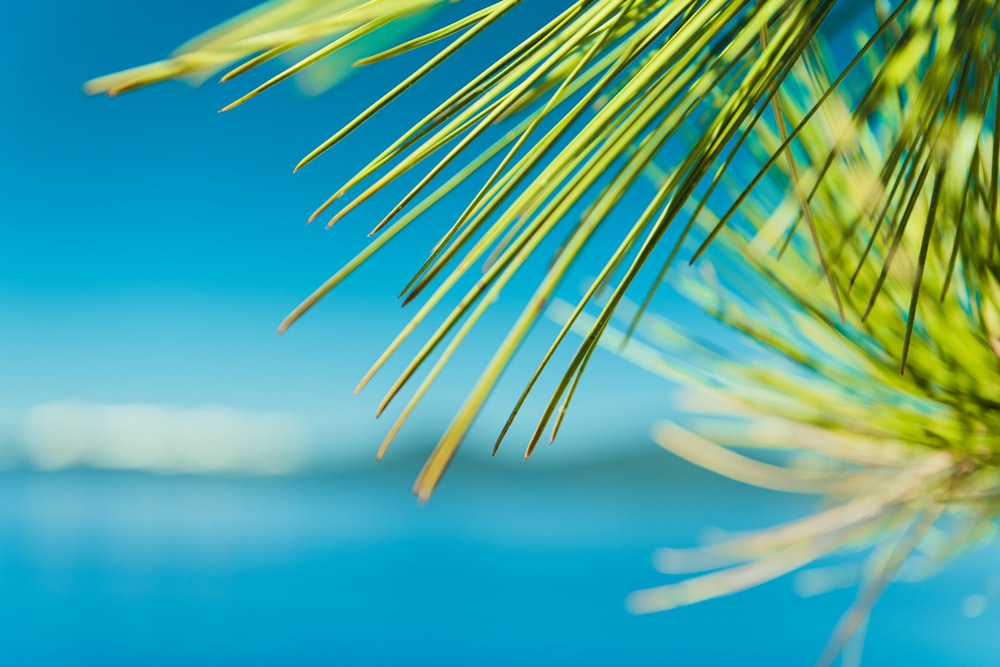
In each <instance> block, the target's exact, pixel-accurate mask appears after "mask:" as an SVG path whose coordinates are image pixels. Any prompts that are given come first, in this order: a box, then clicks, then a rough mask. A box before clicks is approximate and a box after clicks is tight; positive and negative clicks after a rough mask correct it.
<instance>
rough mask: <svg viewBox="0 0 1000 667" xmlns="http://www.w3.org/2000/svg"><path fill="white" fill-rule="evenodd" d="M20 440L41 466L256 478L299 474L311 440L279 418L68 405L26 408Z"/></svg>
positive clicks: (225, 411)
mask: <svg viewBox="0 0 1000 667" xmlns="http://www.w3.org/2000/svg"><path fill="white" fill-rule="evenodd" d="M21 436H22V441H23V444H24V447H25V455H26V458H27V459H28V460H29V461H31V462H33V463H34V464H35V465H37V466H39V467H40V468H44V469H58V468H65V467H70V466H77V465H84V466H93V467H99V468H117V469H125V470H154V471H163V472H193V473H199V472H204V473H210V472H250V473H259V474H281V473H287V472H292V471H294V470H298V469H300V468H301V467H302V466H303V465H305V463H306V462H307V458H308V454H309V451H308V449H309V445H310V442H311V440H312V438H311V434H310V432H309V430H308V429H307V428H306V427H305V425H304V424H303V423H302V421H301V420H300V419H299V418H298V417H295V416H294V415H289V414H284V413H255V412H247V411H241V410H236V409H233V408H225V407H203V408H193V409H182V408H173V407H165V406H158V405H101V404H95V403H82V402H69V401H65V402H55V403H45V404H42V405H38V406H35V407H33V408H31V409H29V410H28V411H27V412H26V414H25V415H24V419H23V421H22V424H21Z"/></svg>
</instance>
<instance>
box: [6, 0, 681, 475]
mask: <svg viewBox="0 0 1000 667" xmlns="http://www.w3.org/2000/svg"><path fill="white" fill-rule="evenodd" d="M529 5H530V6H529V8H527V9H524V10H523V16H525V17H527V15H528V14H539V13H546V12H548V11H551V9H552V7H554V6H555V5H554V4H552V3H537V4H531V3H529ZM246 6H247V3H240V2H223V1H220V2H208V3H197V4H196V5H190V6H185V9H184V11H180V12H179V11H176V9H175V4H174V3H166V2H162V3H155V2H154V3H143V5H142V7H141V8H139V7H137V6H136V5H134V3H128V2H119V1H113V0H108V1H103V0H102V1H101V2H94V3H86V4H81V3H73V2H57V3H47V4H45V5H39V4H35V3H18V4H16V5H14V6H9V7H8V8H7V9H5V10H4V13H6V14H7V15H8V16H9V17H10V18H12V19H13V24H14V25H17V27H18V28H17V30H15V31H13V36H12V39H13V43H12V45H11V53H13V54H15V55H14V58H13V65H14V66H12V67H9V68H6V69H5V70H4V72H3V73H2V74H0V76H2V77H3V78H4V81H3V85H4V89H5V90H6V91H8V92H7V93H5V96H6V98H7V99H6V100H5V103H4V104H3V105H2V106H0V154H2V155H3V158H2V160H0V207H2V208H0V211H2V213H0V215H2V217H3V219H4V221H5V222H4V224H3V226H2V228H0V235H2V237H0V307H2V309H3V312H5V313H6V314H7V317H6V318H5V320H6V326H4V327H3V329H2V331H0V350H2V351H0V374H2V375H3V377H4V378H5V381H4V382H3V383H0V408H2V409H3V410H4V411H5V413H6V417H4V420H5V423H6V430H7V431H8V432H10V431H16V430H17V429H18V428H19V426H18V424H19V423H20V422H21V420H22V419H23V415H24V413H25V411H26V410H29V409H31V408H32V407H33V406H38V405H40V404H47V403H51V402H54V401H55V402H70V403H73V404H80V403H83V404H96V405H101V406H104V405H132V404H141V405H156V406H162V407H164V408H168V409H171V410H175V409H201V408H204V407H206V406H223V407H226V408H231V409H233V410H237V411H242V412H246V413H256V412H259V411H265V412H269V411H270V412H274V411H277V412H281V413H285V414H288V415H291V416H294V417H295V418H296V419H298V420H300V422H301V424H302V425H303V427H304V428H306V429H308V430H309V431H310V433H313V434H314V435H315V440H316V445H317V447H319V450H318V451H319V453H320V454H321V455H322V456H324V457H332V458H339V457H342V456H346V458H350V459H354V458H357V459H358V460H368V456H369V455H370V453H371V450H372V448H373V444H374V443H375V442H377V440H378V439H379V438H380V436H381V434H382V433H383V432H384V430H385V429H387V428H388V426H389V423H384V424H381V423H376V422H375V421H374V419H373V414H374V410H375V406H376V405H377V403H378V400H379V398H380V397H381V392H382V391H384V390H385V389H386V388H387V387H388V386H389V384H390V383H391V379H392V372H393V371H398V370H399V369H401V368H402V365H401V364H397V365H396V366H393V367H390V368H389V369H388V371H389V372H386V373H384V377H380V379H379V380H378V381H376V382H374V383H373V384H372V386H371V388H370V389H368V390H367V391H366V392H364V393H363V394H362V395H361V396H360V397H354V396H353V395H352V390H353V388H354V385H355V383H356V382H357V380H358V379H359V378H360V377H361V376H362V375H363V373H364V371H365V370H366V369H367V367H368V364H369V363H371V362H372V361H374V359H375V358H376V357H377V355H378V353H379V352H380V351H381V349H382V348H383V346H384V345H385V344H386V343H388V342H389V341H390V340H391V338H392V336H394V335H395V333H396V332H397V331H398V329H399V328H400V327H401V326H402V324H403V323H404V322H405V321H406V319H407V318H408V313H407V311H403V310H401V309H400V308H399V307H398V305H397V304H396V302H395V295H396V293H397V292H398V290H399V288H400V287H401V286H402V285H403V284H404V283H405V281H406V279H407V278H408V277H409V275H410V272H411V271H412V270H413V269H415V268H416V266H418V262H419V261H420V260H421V259H422V258H423V256H424V254H425V253H426V252H427V249H428V248H429V245H430V243H431V242H432V240H433V239H435V238H436V234H438V233H440V230H441V227H442V225H444V224H446V223H448V222H449V220H448V215H455V214H456V211H454V210H453V208H454V206H455V205H453V208H452V209H447V208H444V209H442V212H441V214H439V215H436V216H433V217H430V218H429V219H428V220H427V221H426V223H424V225H423V227H421V228H420V229H417V231H416V232H415V233H412V234H410V235H409V236H408V237H403V238H402V243H398V244H395V247H393V248H390V249H389V250H387V251H386V254H385V255H384V256H383V257H382V258H381V261H376V262H375V263H374V264H373V265H372V266H370V267H368V268H366V269H365V270H363V271H361V272H360V273H359V274H358V275H357V276H355V277H354V278H353V279H352V280H350V281H349V282H348V283H347V284H345V285H344V286H343V287H342V288H341V289H339V290H338V291H337V292H336V293H335V294H334V295H333V296H332V297H330V298H328V299H327V301H325V302H324V303H323V304H322V305H321V306H320V307H319V308H317V309H316V311H315V312H313V313H310V314H309V315H308V316H307V317H306V318H305V319H304V320H303V321H301V322H300V323H299V324H298V325H297V326H296V327H294V328H293V330H292V331H291V332H290V333H289V334H288V335H286V336H284V337H281V338H279V337H277V336H276V335H275V328H276V325H277V323H278V322H279V321H280V320H281V318H282V317H283V316H284V315H285V314H286V313H287V312H288V311H289V310H290V309H291V308H292V307H293V306H294V305H295V304H296V303H297V302H298V301H299V300H300V299H301V298H303V297H304V296H306V295H307V294H308V293H309V292H310V291H311V290H312V289H313V288H314V287H315V286H316V285H317V284H318V283H319V282H321V281H322V280H323V279H325V278H326V277H327V276H328V275H329V274H330V273H332V272H333V271H334V270H335V269H336V268H338V267H339V265H341V264H342V263H343V262H344V261H346V260H347V259H349V258H350V257H351V256H352V255H353V254H354V253H355V252H357V251H358V250H359V249H360V248H361V247H363V244H364V242H365V235H366V234H367V232H368V230H369V229H370V227H371V226H372V224H373V221H374V220H377V219H378V217H380V211H381V210H382V209H380V208H379V206H378V205H377V204H376V206H374V207H370V208H368V209H364V210H362V211H360V212H359V213H358V214H355V215H352V216H350V217H348V218H347V219H345V220H344V221H342V222H341V223H340V224H339V225H338V226H337V227H336V228H335V229H333V230H330V231H326V230H324V229H323V227H322V226H321V225H314V226H306V225H305V220H306V218H307V216H308V214H309V213H310V212H311V211H312V210H313V208H314V207H315V206H316V205H317V204H318V203H320V202H322V201H323V200H324V199H325V198H326V197H327V196H328V195H329V193H330V192H331V191H332V190H333V189H334V187H336V186H337V185H339V184H340V183H341V182H343V181H344V180H345V179H346V178H347V177H348V176H349V175H351V173H352V170H353V169H355V168H357V167H358V166H359V165H360V158H361V157H362V156H364V155H371V154H372V153H373V151H375V150H376V149H378V148H381V147H382V146H383V145H384V144H385V143H386V142H387V141H388V140H389V139H390V138H391V137H392V135H393V133H394V132H398V131H399V130H400V128H402V127H403V125H402V124H403V123H404V122H406V121H412V120H413V119H414V115H413V113H414V110H415V109H418V108H420V107H421V106H424V107H426V106H427V105H428V104H431V103H432V102H434V101H437V100H438V99H440V96H441V95H443V94H445V93H446V92H447V91H448V90H449V89H450V86H452V85H454V83H455V81H457V80H461V78H462V77H467V76H469V75H470V74H471V73H472V72H474V71H475V69H476V68H477V67H480V66H481V65H482V62H483V59H485V58H486V57H488V55H489V52H490V51H491V50H496V49H499V48H501V46H502V45H501V44H496V43H492V42H489V43H486V48H485V51H486V52H485V53H479V52H477V55H476V56H474V57H465V58H462V59H459V60H457V61H456V62H455V63H454V64H453V65H452V66H451V67H450V69H447V70H445V73H444V74H442V75H440V76H438V77H436V78H435V79H433V80H432V81H430V82H429V83H428V85H426V86H424V87H422V88H418V89H416V90H414V91H413V94H412V95H411V97H410V98H404V99H403V100H402V103H401V104H399V105H397V106H395V107H392V108H390V109H388V110H387V111H386V112H385V113H384V114H383V115H382V117H380V118H377V119H376V121H375V122H373V123H371V124H370V125H369V126H366V127H364V128H362V130H361V131H359V132H358V133H357V135H355V136H352V137H351V138H349V139H348V140H347V141H345V142H344V144H343V145H341V146H339V147H337V149H336V150H334V151H331V152H330V153H329V154H327V155H325V156H323V157H322V158H321V159H320V160H318V161H317V162H316V163H314V164H313V165H311V166H310V167H308V168H307V169H305V170H303V171H302V172H300V173H298V174H295V175H293V174H292V173H291V168H292V166H293V165H294V164H295V163H296V162H297V161H298V159H299V158H300V157H301V156H302V155H304V154H305V153H306V152H307V151H308V150H309V149H311V148H312V147H313V146H314V145H316V144H317V143H319V142H320V141H322V140H323V139H324V138H326V137H327V136H328V135H329V134H330V133H332V132H333V131H334V130H335V129H337V128H338V127H339V126H340V125H342V124H343V123H344V122H346V121H347V120H349V119H350V118H351V117H352V115H353V114H354V113H356V112H357V111H359V110H360V109H361V108H363V105H364V104H365V103H366V102H367V101H371V100H373V99H375V97H376V96H378V95H379V94H381V93H382V92H383V91H384V90H386V89H387V87H388V86H389V85H391V84H392V83H394V82H395V81H396V80H398V78H399V77H400V76H401V75H402V73H403V72H405V71H406V68H407V67H411V66H412V65H413V62H415V61H413V60H409V61H407V60H405V59H404V60H403V61H402V62H398V63H396V62H390V63H388V64H385V65H379V66H375V67H372V68H370V69H364V70H361V71H360V72H358V73H357V75H356V76H354V77H353V78H352V79H350V80H349V81H347V82H346V83H344V84H342V85H341V86H339V87H337V88H336V89H334V90H333V91H332V92H330V93H328V94H326V95H323V96H321V97H319V98H307V97H306V96H304V95H302V94H301V93H299V92H298V91H297V90H296V89H295V88H294V87H293V86H289V85H285V86H282V87H280V88H278V89H276V90H272V91H270V92H269V93H268V94H265V95H262V96H260V97H258V98H257V99H255V100H253V101H252V102H251V103H250V104H247V105H244V106H243V107H241V108H239V109H237V110H235V111H232V112H229V113H226V114H221V115H220V114H218V113H216V110H217V109H219V108H221V107H222V106H224V105H225V104H226V103H228V102H229V101H231V100H232V99H234V98H235V97H236V96H238V95H239V94H240V93H242V92H243V91H245V90H246V89H247V87H248V86H249V85H250V82H249V81H239V80H237V81H236V82H232V83H229V84H226V85H218V84H216V83H214V81H213V82H209V83H208V84H206V85H205V86H203V87H201V88H197V89H195V88H192V87H190V86H187V85H185V84H182V83H168V84H165V85H160V86H156V87H153V88H151V89H147V90H143V91H140V92H138V93H133V94H130V95H125V96H122V97H119V98H116V99H107V98H100V97H95V98H91V97H87V96H86V95H84V94H83V92H82V90H81V86H82V83H83V82H84V81H86V80H87V79H89V78H92V77H94V76H98V75H101V74H105V73H108V72H111V71H114V70H116V69H119V68H123V67H128V66H132V65H136V64H141V63H144V62H148V61H151V60H155V59H158V58H161V57H163V56H164V55H166V54H167V53H169V51H170V50H171V49H173V48H174V47H175V46H177V45H178V44H179V43H181V42H182V41H184V40H185V39H187V38H188V37H190V36H192V35H194V34H196V33H198V32H199V31H201V30H204V29H206V28H208V27H211V26H212V25H214V24H215V23H217V22H218V21H220V20H223V19H224V18H226V17H228V16H230V15H232V14H234V13H235V12H237V11H239V10H240V9H242V8H244V7H246ZM531 18H535V17H531ZM477 58H479V59H478V60H477ZM385 201H387V200H383V202H379V203H382V204H383V205H384V204H385ZM529 288H530V282H529V281H525V283H524V284H521V285H515V286H514V287H513V289H512V290H510V291H509V292H508V293H507V295H509V296H507V295H505V297H506V298H505V299H504V300H502V301H501V302H500V303H498V305H497V306H496V310H497V313H498V314H497V316H496V317H494V319H493V320H491V324H490V326H489V327H486V328H484V331H481V332H480V334H479V335H478V337H474V339H473V340H472V341H471V344H470V345H469V349H468V352H467V353H466V356H465V357H462V358H460V359H459V364H457V365H456V368H457V370H455V371H453V372H452V373H451V374H450V375H447V374H446V376H445V378H444V380H443V381H442V382H441V384H440V386H439V387H438V388H437V389H436V390H435V391H434V392H432V393H431V394H430V395H429V396H428V399H427V401H426V404H425V405H424V407H423V408H422V409H421V410H419V411H418V412H417V414H416V416H415V417H414V419H413V422H414V423H413V426H412V428H411V429H410V430H409V431H408V432H407V431H404V434H403V440H404V441H405V440H406V439H407V438H410V439H419V440H421V441H422V442H425V441H426V440H427V439H428V438H430V437H432V436H433V435H435V434H436V433H439V432H440V431H441V430H443V428H444V426H445V425H446V424H447V420H448V419H449V418H450V416H451V414H452V411H453V410H454V409H455V408H456V407H457V406H458V405H459V403H460V401H461V399H462V395H463V392H464V390H465V388H467V387H468V386H470V385H471V382H472V380H473V379H474V378H473V375H472V373H473V371H474V370H475V369H477V368H478V366H477V364H479V363H482V362H484V361H485V360H486V359H487V355H488V353H489V349H490V346H492V345H495V344H496V341H497V340H498V335H499V333H500V329H499V328H498V327H500V326H502V325H503V323H504V322H509V321H511V320H512V318H513V316H514V315H516V313H517V311H518V310H519V308H520V305H521V304H520V301H519V299H520V298H524V297H525V296H526V295H527V293H528V292H527V289H529ZM568 293H569V294H570V295H572V294H573V288H572V287H570V288H569V291H568ZM491 327H492V328H493V331H489V330H487V329H489V328H491ZM556 330H557V329H556V327H555V326H554V325H552V324H550V323H543V324H542V325H541V326H540V327H539V331H538V332H537V335H536V337H535V339H534V342H533V343H531V344H529V346H528V352H529V353H530V352H531V351H534V353H535V354H536V355H537V354H538V351H540V350H541V349H542V346H544V345H546V344H547V340H548V339H549V337H551V336H552V335H554V334H555V332H556ZM400 361H402V360H400ZM519 368H520V369H521V371H522V373H523V372H524V371H525V370H527V365H526V363H522V364H521V365H520V366H519ZM519 377H523V376H517V377H513V378H511V379H509V380H508V381H507V382H506V383H505V385H503V387H505V388H506V389H503V388H502V390H501V395H500V396H499V397H498V398H497V400H494V401H493V402H492V403H491V404H490V407H489V408H488V410H487V413H486V417H485V418H484V419H483V420H481V422H482V423H481V425H480V426H479V427H478V428H477V430H476V431H475V432H474V434H473V439H474V440H478V442H477V445H476V446H474V447H470V449H473V448H475V449H477V450H478V451H480V452H483V451H485V450H486V449H488V446H489V442H487V441H491V435H492V434H493V433H494V432H495V430H496V429H497V427H498V426H499V424H500V423H501V422H502V419H503V417H505V415H506V412H505V410H506V408H507V406H508V405H509V404H510V400H511V398H512V396H513V394H512V392H513V391H514V390H515V389H516V388H517V384H518V382H517V380H518V378H519ZM590 378H591V379H590V382H589V384H588V383H584V385H583V386H582V388H581V391H580V394H579V396H578V398H577V399H576V400H577V403H576V406H575V408H574V411H573V412H571V413H570V416H569V419H568V423H567V428H566V431H565V436H564V437H563V438H562V440H561V444H560V447H558V448H555V449H553V450H551V453H547V454H546V455H545V456H543V457H539V458H545V457H546V456H548V457H556V458H561V457H568V458H573V457H574V456H578V455H581V453H583V452H587V454H586V455H587V456H589V455H591V454H594V453H596V454H597V455H602V456H603V455H610V456H615V455H617V452H619V451H622V450H621V447H622V446H623V445H622V443H620V442H615V443H614V446H613V447H611V446H609V445H608V444H607V443H608V441H609V440H614V441H619V440H621V441H627V445H625V446H626V447H627V448H633V447H638V448H643V447H647V446H650V447H651V446H652V445H650V444H649V441H648V439H647V437H646V433H648V428H649V425H650V424H651V423H652V422H653V421H654V420H655V418H657V417H658V416H661V415H665V414H666V412H667V410H668V402H669V395H668V391H669V389H668V387H666V385H665V384H664V383H663V381H662V380H660V379H658V378H655V377H653V376H652V375H650V374H648V373H645V372H644V371H642V370H639V369H636V368H633V367H631V366H630V365H629V364H627V363H626V362H624V361H621V360H619V359H617V358H615V357H614V356H613V355H611V354H609V353H602V354H601V357H600V358H598V359H597V360H596V361H595V363H594V364H593V367H592V368H591V372H590ZM608 387H613V389H612V390H611V391H608V390H607V388H608ZM504 391H505V392H506V393H503V392H504ZM540 398H541V397H540ZM391 416H392V414H391V412H390V413H389V414H387V418H388V417H391ZM386 421H388V419H386ZM529 426H530V424H529V420H525V423H524V424H523V425H522V427H521V428H520V429H519V430H515V432H514V437H513V438H512V443H511V444H512V446H511V447H509V450H510V452H509V456H507V460H510V461H516V460H518V459H519V458H520V452H521V446H520V443H521V442H523V440H524V438H525V437H526V435H527V432H528V428H529ZM0 432H2V431H0ZM8 437H9V438H15V436H11V435H9V436H8ZM505 454H506V453H505ZM501 458H503V457H501Z"/></svg>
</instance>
